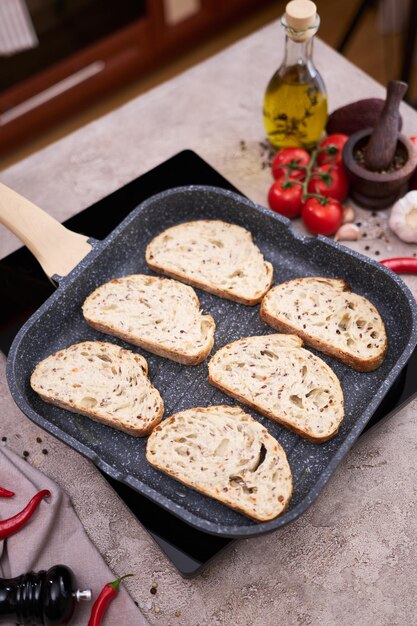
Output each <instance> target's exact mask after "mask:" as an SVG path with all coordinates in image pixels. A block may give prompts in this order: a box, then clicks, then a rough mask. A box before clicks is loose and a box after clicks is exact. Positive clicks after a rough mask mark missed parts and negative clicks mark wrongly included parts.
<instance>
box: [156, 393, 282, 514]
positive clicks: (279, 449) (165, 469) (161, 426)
mask: <svg viewBox="0 0 417 626" xmlns="http://www.w3.org/2000/svg"><path fill="white" fill-rule="evenodd" d="M222 408H224V409H236V410H239V411H240V412H241V413H242V414H244V412H243V411H242V409H239V408H238V407H230V406H224V407H223V406H222V405H217V406H211V407H195V408H193V409H188V410H186V411H182V412H180V413H176V414H174V415H172V416H171V417H169V418H167V419H166V420H164V421H163V422H162V423H161V424H159V425H158V426H156V428H155V429H154V430H153V432H152V434H151V435H150V437H149V439H148V442H147V446H146V459H147V461H148V462H149V463H150V464H151V465H152V466H153V467H155V468H156V469H158V470H160V471H162V472H164V473H165V474H167V475H168V476H171V477H172V478H174V479H175V480H177V481H178V482H180V483H182V484H183V485H185V486H186V487H188V488H189V489H193V490H194V491H196V492H197V493H202V494H203V495H206V496H208V497H210V498H214V499H216V500H219V501H220V502H222V504H225V505H226V506H228V507H229V508H231V509H233V510H235V511H237V512H238V513H241V514H242V515H245V516H246V517H248V518H249V519H251V520H254V521H256V522H268V521H271V520H273V519H276V518H277V517H279V516H280V515H282V514H283V513H284V512H285V511H286V510H287V509H288V506H289V503H290V501H291V497H292V494H293V480H292V473H291V471H290V469H289V475H288V476H287V477H286V481H287V480H289V485H286V487H287V488H289V493H288V496H287V498H286V500H285V501H284V503H283V505H282V508H281V510H280V512H279V513H278V514H271V515H256V514H255V513H253V512H252V511H249V510H248V509H245V508H243V507H241V506H239V505H238V504H236V503H233V502H231V501H230V499H225V497H224V496H223V495H222V493H221V491H220V490H218V493H215V492H212V491H210V490H209V489H205V488H204V487H197V486H195V485H194V484H191V483H190V482H187V481H186V480H185V479H184V478H182V477H181V476H180V475H179V474H178V472H176V471H175V470H173V469H172V467H169V468H168V467H166V466H164V465H163V464H161V463H159V462H158V461H157V460H156V459H155V457H154V455H153V454H152V453H151V448H152V445H153V440H154V439H155V438H156V437H157V436H158V433H159V432H160V431H161V430H163V429H164V427H165V426H166V425H170V424H172V423H174V422H175V420H176V419H177V418H178V416H179V415H181V414H182V413H184V414H186V413H191V412H193V411H204V412H207V413H210V412H214V411H216V410H219V409H222ZM245 416H246V417H251V416H248V415H247V414H245ZM251 419H253V418H252V417H251ZM254 421H256V420H254ZM259 426H261V424H259ZM262 428H263V427H262ZM263 430H264V431H265V432H266V434H267V436H268V437H270V438H271V439H272V440H273V441H274V445H275V450H276V451H277V452H278V453H279V454H280V455H282V456H283V458H284V459H285V461H286V462H287V463H288V461H287V456H286V453H285V450H284V449H283V447H282V446H281V444H280V443H279V442H278V441H277V440H276V439H275V437H272V435H270V434H269V433H268V432H267V430H266V429H265V428H263ZM288 467H289V466H288Z"/></svg>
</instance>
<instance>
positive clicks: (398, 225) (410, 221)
mask: <svg viewBox="0 0 417 626" xmlns="http://www.w3.org/2000/svg"><path fill="white" fill-rule="evenodd" d="M388 223H389V227H390V228H391V230H392V231H393V232H394V233H395V234H396V235H397V237H399V238H400V239H401V240H402V241H406V242H407V243H417V191H409V192H408V193H407V194H405V196H403V197H402V198H400V200H398V201H397V202H396V203H395V204H394V206H393V207H392V211H391V215H390V218H389V222H388Z"/></svg>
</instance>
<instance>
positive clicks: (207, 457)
mask: <svg viewBox="0 0 417 626" xmlns="http://www.w3.org/2000/svg"><path fill="white" fill-rule="evenodd" d="M146 458H147V460H148V461H149V463H151V464H152V465H154V466H155V467H157V468H158V469H159V470H161V471H162V472H165V473H166V474H169V475H170V476H173V477H174V478H176V479H177V480H179V481H180V482H182V483H184V484H185V485H187V486H189V487H192V488H193V489H196V490H197V491H201V492H202V493H204V494H206V495H208V496H211V497H212V498H216V500H220V502H223V503H224V504H227V505H228V506H230V507H232V508H234V509H236V510H237V511H239V512H240V513H243V514H244V515H247V516H248V517H250V518H252V519H254V520H256V521H258V522H266V521H268V520H271V519H274V518H275V517H277V515H280V514H281V513H282V512H283V511H285V509H286V508H287V506H288V503H289V501H290V498H291V495H292V477H291V469H290V466H289V464H288V461H287V457H286V454H285V452H284V449H283V448H282V447H281V446H280V444H279V443H278V441H277V440H276V439H274V437H272V436H271V435H270V434H269V433H268V431H267V430H266V428H264V427H263V426H262V425H261V424H259V422H257V421H256V420H254V419H253V417H251V416H250V415H248V414H247V413H244V411H242V409H240V408H238V407H231V406H210V407H205V408H200V407H198V408H195V409H189V410H188V411H182V412H181V413H177V414H176V415H173V416H172V417H169V418H168V419H166V420H164V421H163V422H162V423H161V424H160V425H159V426H157V427H156V428H155V429H154V431H153V433H152V434H151V436H150V437H149V439H148V443H147V446H146Z"/></svg>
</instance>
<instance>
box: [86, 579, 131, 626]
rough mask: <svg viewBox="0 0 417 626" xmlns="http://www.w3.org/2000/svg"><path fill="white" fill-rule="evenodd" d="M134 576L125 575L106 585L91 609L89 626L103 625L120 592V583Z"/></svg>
mask: <svg viewBox="0 0 417 626" xmlns="http://www.w3.org/2000/svg"><path fill="white" fill-rule="evenodd" d="M128 576H133V574H125V576H122V577H121V578H116V580H113V582H111V583H107V585H104V587H103V589H102V590H101V592H100V595H99V596H98V598H97V600H96V601H95V602H94V604H93V608H92V609H91V615H90V619H89V622H88V626H99V625H100V624H101V621H102V618H103V615H104V614H105V612H106V610H107V607H108V606H109V604H110V602H111V601H112V600H113V598H115V597H116V596H117V594H118V592H119V587H120V583H121V582H122V580H124V579H125V578H127V577H128Z"/></svg>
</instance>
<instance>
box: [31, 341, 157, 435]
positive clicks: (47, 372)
mask: <svg viewBox="0 0 417 626" xmlns="http://www.w3.org/2000/svg"><path fill="white" fill-rule="evenodd" d="M147 374H148V365H147V363H146V361H145V359H144V358H143V356H141V355H140V354H135V353H133V352H130V350H124V349H123V348H120V347H119V346H115V345H113V344H111V343H104V342H102V341H84V342H82V343H76V344H74V345H72V346H69V348H65V349H64V350H59V352H55V354H51V356H48V357H47V358H46V359H44V360H43V361H41V362H40V363H38V365H37V366H36V368H35V370H34V372H33V374H32V376H31V379H30V384H31V386H32V389H33V390H34V391H36V393H38V394H39V395H40V397H41V398H42V400H45V402H49V403H50V404H54V405H56V406H59V407H61V408H63V409H68V411H72V412H73V413H80V414H81V415H86V416H87V417H90V418H91V419H93V420H96V421H97V422H103V423H104V424H107V425H108V426H112V427H113V428H117V429H118V430H122V431H124V432H126V433H128V434H129V435H134V436H137V437H142V436H144V435H147V434H148V433H149V432H150V431H151V430H152V429H153V428H154V426H156V424H158V423H159V422H160V421H161V418H162V415H163V413H164V403H163V401H162V398H161V396H160V395H159V392H158V391H157V390H156V389H155V387H153V386H152V385H151V383H150V382H149V380H148V378H147Z"/></svg>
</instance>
